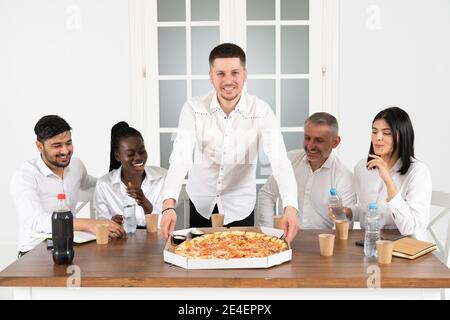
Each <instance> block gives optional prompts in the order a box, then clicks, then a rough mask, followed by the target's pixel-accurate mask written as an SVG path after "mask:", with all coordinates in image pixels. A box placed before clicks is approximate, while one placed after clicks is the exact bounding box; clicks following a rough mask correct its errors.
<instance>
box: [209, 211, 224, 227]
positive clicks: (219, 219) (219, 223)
mask: <svg viewBox="0 0 450 320" xmlns="http://www.w3.org/2000/svg"><path fill="white" fill-rule="evenodd" d="M224 218H225V215H224V214H223V213H213V214H212V215H211V224H212V227H213V228H217V227H223V220H224Z"/></svg>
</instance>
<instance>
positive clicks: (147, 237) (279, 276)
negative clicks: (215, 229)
mask: <svg viewBox="0 0 450 320" xmlns="http://www.w3.org/2000/svg"><path fill="white" fill-rule="evenodd" d="M324 232H331V233H333V232H334V231H330V230H328V231H324V230H301V231H299V233H298V235H297V237H296V239H295V240H294V241H293V243H292V245H291V246H292V250H293V254H292V261H291V262H287V263H284V264H282V265H279V266H275V267H272V268H269V269H229V270H227V269H220V270H186V269H183V268H180V267H177V266H173V265H170V264H167V263H165V262H164V261H163V255H162V252H163V247H164V245H165V242H164V241H163V239H162V237H161V235H160V233H159V232H158V233H153V234H152V233H147V232H146V231H145V230H137V232H136V234H135V235H131V236H130V237H129V238H128V239H126V240H112V241H110V243H109V244H108V245H97V244H96V243H95V242H91V243H87V244H83V245H80V246H76V247H75V259H74V261H73V265H75V267H73V266H72V267H71V269H69V272H68V269H67V268H68V266H57V265H55V264H53V261H52V258H51V253H50V251H48V250H47V249H46V246H45V243H42V244H40V245H38V246H37V247H36V248H34V249H33V250H32V251H30V252H29V253H27V254H26V255H25V256H24V257H22V258H21V259H19V260H18V261H16V262H14V263H12V264H11V265H10V266H8V267H7V268H6V269H5V270H4V271H2V272H0V286H6V287H15V288H17V290H16V291H17V295H18V296H19V297H20V296H21V297H25V298H30V297H31V298H33V297H36V295H34V296H33V294H32V293H31V292H32V291H30V290H31V288H33V289H36V288H41V289H42V290H44V292H47V294H48V292H50V291H49V290H45V287H52V289H56V288H55V287H61V288H66V287H67V285H68V283H69V285H73V284H74V283H75V284H76V281H74V279H75V278H74V277H75V276H77V275H78V274H80V275H81V282H80V283H79V284H80V286H81V287H83V288H84V287H95V288H98V287H102V288H105V287H107V288H113V287H134V288H136V287H144V288H147V289H149V288H157V289H158V290H159V292H170V290H169V291H164V290H162V289H161V288H201V289H203V290H204V289H205V288H215V289H220V288H235V289H236V288H252V289H253V291H255V290H254V289H258V290H257V291H258V292H260V291H262V290H260V289H259V288H274V289H277V290H278V291H280V290H281V289H283V288H341V289H342V288H365V291H368V289H367V288H368V287H373V286H377V285H378V284H379V285H380V287H381V288H416V289H424V288H435V289H438V292H440V291H439V289H440V288H450V269H448V268H447V267H446V266H445V265H443V264H442V263H441V262H440V261H439V260H438V259H437V258H436V257H435V256H434V255H433V254H427V255H425V256H423V257H420V258H418V259H416V260H414V261H410V260H406V259H401V258H396V257H393V261H392V263H391V264H390V265H378V264H377V262H376V260H375V259H369V258H366V257H365V256H364V253H363V248H362V247H358V246H356V245H355V241H356V240H359V239H362V238H363V232H362V231H361V230H351V231H350V234H349V239H348V240H337V239H336V241H335V249H334V256H333V257H322V256H320V254H319V241H318V237H317V235H318V234H320V233H324ZM384 236H386V237H394V236H395V233H384ZM78 267H79V269H78ZM74 271H75V273H76V274H73V272H74ZM378 276H379V277H378ZM377 279H379V281H378V282H377ZM20 287H23V288H24V289H23V290H20V289H19V288H20ZM158 290H156V291H153V292H155V294H157V292H158ZM211 290H212V291H214V289H211ZM211 290H210V291H205V294H206V296H208V292H212V291H211ZM277 290H275V291H277ZM378 290H380V289H378ZM194 291H195V290H194ZM197 291H198V290H197ZM250 291H251V290H250ZM372 291H373V290H372ZM36 292H37V291H36ZM55 292H56V291H55ZM85 292H88V290H85ZM92 292H94V291H92ZM177 292H185V293H186V292H189V290H187V289H186V290H181V289H179V290H178V291H177ZM218 292H226V290H225V291H224V290H220V291H218ZM242 292H245V290H243V291H242ZM267 292H268V291H267ZM280 292H281V291H280ZM286 292H291V293H292V291H289V290H288V291H286ZM312 292H314V291H312ZM317 292H319V291H317ZM351 292H354V293H355V295H357V296H359V294H360V293H357V292H358V291H355V290H353V291H351ZM402 292H403V291H402ZM419 292H420V295H421V296H423V292H424V291H423V290H419ZM433 294H436V290H434V291H433ZM230 295H231V296H232V294H231V293H230ZM434 297H436V295H434ZM191 298H194V297H191ZM247 298H248V297H247Z"/></svg>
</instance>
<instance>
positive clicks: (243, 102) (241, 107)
mask: <svg viewBox="0 0 450 320" xmlns="http://www.w3.org/2000/svg"><path fill="white" fill-rule="evenodd" d="M209 108H210V110H211V111H214V110H216V109H221V108H220V104H219V100H218V99H217V92H216V91H213V97H212V99H211V104H210V105H209ZM247 109H248V106H247V93H246V92H245V91H244V90H242V92H241V98H240V99H239V102H238V103H237V105H236V107H235V108H234V110H236V111H239V112H246V111H247Z"/></svg>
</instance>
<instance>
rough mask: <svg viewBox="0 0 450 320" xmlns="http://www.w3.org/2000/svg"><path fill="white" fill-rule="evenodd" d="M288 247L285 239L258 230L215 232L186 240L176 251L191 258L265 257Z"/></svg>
mask: <svg viewBox="0 0 450 320" xmlns="http://www.w3.org/2000/svg"><path fill="white" fill-rule="evenodd" d="M287 249H288V245H287V243H286V242H285V241H284V240H281V239H279V238H277V237H273V236H269V235H266V234H263V233H258V232H249V231H224V232H213V233H208V234H205V235H203V236H199V237H196V238H193V239H191V240H187V241H184V242H183V243H181V244H179V245H178V246H176V248H175V253H177V254H179V255H181V256H184V257H187V258H190V259H234V258H263V257H268V256H270V255H272V254H275V253H279V252H282V251H284V250H287Z"/></svg>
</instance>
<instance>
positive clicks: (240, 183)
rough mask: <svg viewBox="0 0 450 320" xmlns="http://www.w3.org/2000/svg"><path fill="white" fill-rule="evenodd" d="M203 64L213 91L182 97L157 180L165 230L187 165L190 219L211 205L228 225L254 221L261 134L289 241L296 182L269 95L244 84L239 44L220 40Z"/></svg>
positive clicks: (205, 214) (204, 214)
mask: <svg viewBox="0 0 450 320" xmlns="http://www.w3.org/2000/svg"><path fill="white" fill-rule="evenodd" d="M209 65H210V70H209V77H210V80H211V83H212V84H213V86H214V89H215V91H212V92H210V93H208V94H206V95H204V96H199V97H194V98H192V99H190V100H188V101H187V102H186V103H185V105H184V106H183V108H182V110H181V114H180V119H179V126H178V133H177V137H176V139H175V142H174V145H173V152H172V155H171V157H170V168H169V171H168V174H167V177H166V181H165V185H164V188H163V198H164V199H165V200H164V202H163V217H162V219H161V230H162V233H163V236H164V238H167V237H168V235H169V234H171V233H172V231H173V229H174V227H175V222H176V212H175V209H174V208H175V204H176V200H177V199H178V196H179V193H180V189H181V186H182V184H183V179H184V177H185V175H186V172H187V171H188V170H189V177H188V182H187V186H186V191H187V193H188V195H189V198H190V200H191V202H192V205H191V213H190V218H191V220H190V221H191V226H200V225H201V226H210V225H211V222H210V218H211V214H212V213H213V212H214V211H216V212H220V213H224V214H225V221H224V224H225V225H227V226H233V225H247V226H248V225H254V214H253V210H254V206H255V200H256V162H257V157H258V141H259V140H261V141H262V145H263V149H264V152H265V153H266V154H267V156H268V158H269V161H270V164H271V167H272V170H273V175H274V177H275V179H276V180H277V181H278V183H279V189H280V194H281V198H282V199H283V204H284V213H285V214H284V219H283V222H282V223H283V228H284V232H285V236H286V240H287V241H291V240H292V239H293V238H294V237H295V235H296V233H297V229H298V226H297V224H298V223H297V210H298V204H297V185H296V183H295V178H294V173H293V170H292V166H291V164H290V162H289V160H288V158H287V155H286V148H285V146H284V142H283V137H282V135H281V131H280V128H279V125H278V123H277V120H276V118H275V115H274V114H273V112H272V110H271V109H270V107H269V105H268V104H267V103H265V102H264V101H262V100H260V99H258V98H257V97H255V96H252V95H250V94H247V93H245V92H242V89H243V86H244V83H245V81H246V80H247V69H246V57H245V53H244V51H243V50H242V49H241V48H240V47H239V46H237V45H235V44H232V43H224V44H221V45H219V46H217V47H215V48H214V49H213V50H212V51H211V53H210V55H209ZM192 209H194V210H192ZM199 224H200V225H199Z"/></svg>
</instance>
